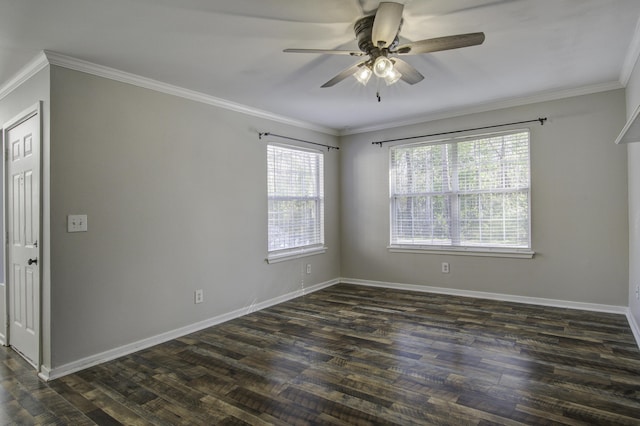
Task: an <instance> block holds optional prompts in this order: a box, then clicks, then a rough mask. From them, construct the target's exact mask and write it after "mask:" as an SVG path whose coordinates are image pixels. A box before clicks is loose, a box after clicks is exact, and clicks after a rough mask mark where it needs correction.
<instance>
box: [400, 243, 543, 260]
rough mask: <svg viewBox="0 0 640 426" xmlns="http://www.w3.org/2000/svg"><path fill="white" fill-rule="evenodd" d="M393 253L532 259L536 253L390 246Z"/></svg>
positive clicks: (529, 251) (522, 250) (490, 249)
mask: <svg viewBox="0 0 640 426" xmlns="http://www.w3.org/2000/svg"><path fill="white" fill-rule="evenodd" d="M388 249H389V252H391V253H424V254H447V255H452V256H480V257H511V258H515V259H531V258H533V256H534V255H535V252H534V251H532V250H529V249H508V248H495V249H492V248H480V247H427V246H389V247H388Z"/></svg>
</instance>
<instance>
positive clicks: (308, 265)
mask: <svg viewBox="0 0 640 426" xmlns="http://www.w3.org/2000/svg"><path fill="white" fill-rule="evenodd" d="M310 273H311V264H310V263H307V274H310Z"/></svg>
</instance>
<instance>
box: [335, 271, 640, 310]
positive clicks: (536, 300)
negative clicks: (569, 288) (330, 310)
mask: <svg viewBox="0 0 640 426" xmlns="http://www.w3.org/2000/svg"><path fill="white" fill-rule="evenodd" d="M340 282H343V283H345V284H355V285H363V286H369V287H384V288H391V289H398V290H410V291H420V292H423V293H436V294H449V295H452V296H462V297H475V298H478V299H489V300H500V301H503V302H517V303H526V304H528V305H542V306H551V307H554V308H569V309H582V310H585V311H593V312H607V313H613V314H626V313H627V310H628V309H627V307H626V306H616V305H600V304H597V303H583V302H571V301H567V300H555V299H545V298H541V297H527V296H515V295H510V294H502V293H487V292H484V291H472V290H459V289H455V288H446V287H430V286H423V285H415V284H399V283H388V282H382V281H368V280H358V279H352V278H342V279H341V281H340Z"/></svg>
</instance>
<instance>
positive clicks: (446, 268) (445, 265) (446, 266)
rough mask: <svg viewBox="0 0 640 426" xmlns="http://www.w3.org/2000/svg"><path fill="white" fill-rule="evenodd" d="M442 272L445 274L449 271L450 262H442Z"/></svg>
mask: <svg viewBox="0 0 640 426" xmlns="http://www.w3.org/2000/svg"><path fill="white" fill-rule="evenodd" d="M442 273H443V274H448V273H449V262H442Z"/></svg>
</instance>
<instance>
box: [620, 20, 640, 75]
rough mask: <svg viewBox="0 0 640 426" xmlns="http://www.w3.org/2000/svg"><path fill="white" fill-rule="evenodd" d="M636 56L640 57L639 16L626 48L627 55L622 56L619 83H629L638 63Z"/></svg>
mask: <svg viewBox="0 0 640 426" xmlns="http://www.w3.org/2000/svg"><path fill="white" fill-rule="evenodd" d="M638 58H640V18H639V19H638V23H637V24H636V30H635V32H634V33H633V38H632V39H631V43H630V44H629V48H628V49H627V56H626V57H625V58H624V63H623V64H622V70H621V71H620V84H622V85H623V86H624V87H627V84H629V79H630V78H631V74H632V73H633V69H634V68H635V66H636V64H637V63H638Z"/></svg>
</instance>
